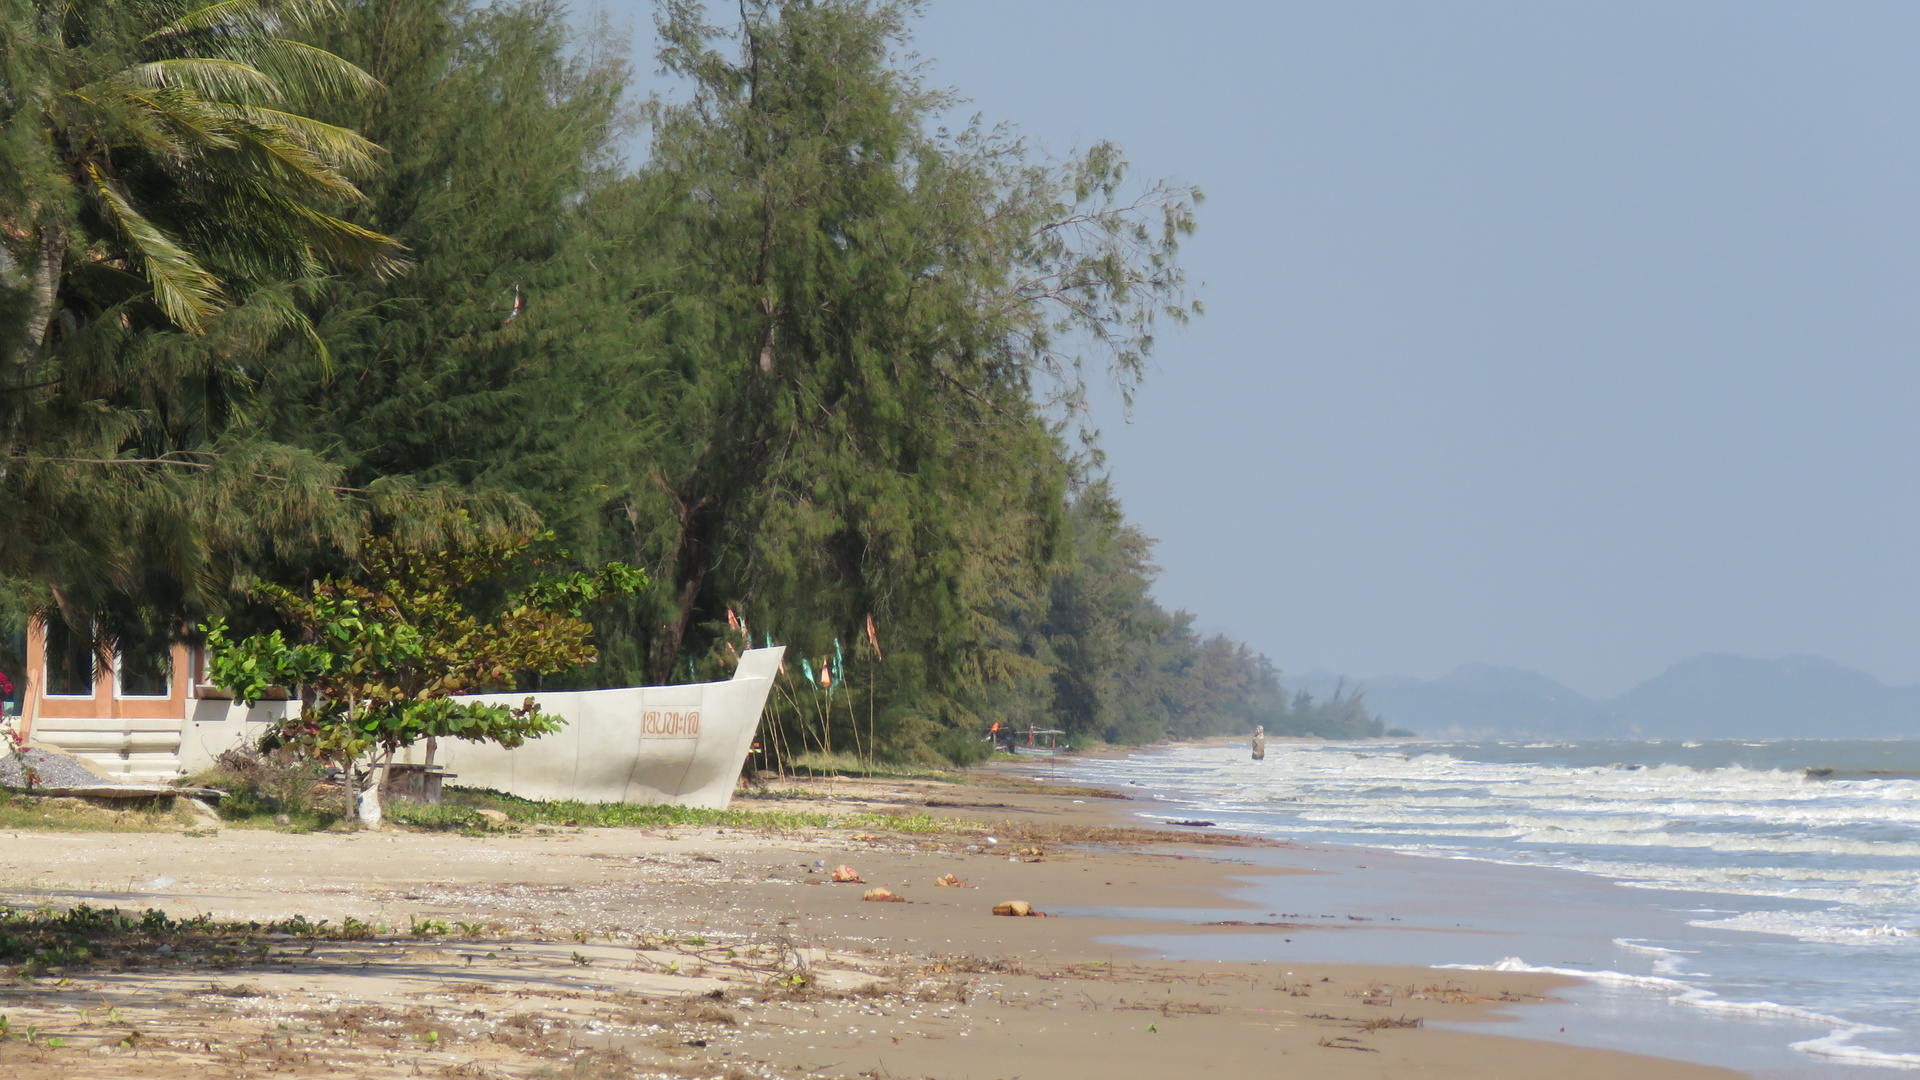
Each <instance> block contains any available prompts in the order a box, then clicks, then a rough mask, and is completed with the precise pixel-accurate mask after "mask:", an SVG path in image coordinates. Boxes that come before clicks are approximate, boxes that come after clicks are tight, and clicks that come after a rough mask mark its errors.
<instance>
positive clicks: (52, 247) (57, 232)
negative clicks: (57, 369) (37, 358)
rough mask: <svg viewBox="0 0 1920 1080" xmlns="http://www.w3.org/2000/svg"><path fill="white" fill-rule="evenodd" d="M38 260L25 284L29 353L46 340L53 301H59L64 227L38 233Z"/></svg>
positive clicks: (64, 255) (63, 266) (63, 267)
mask: <svg viewBox="0 0 1920 1080" xmlns="http://www.w3.org/2000/svg"><path fill="white" fill-rule="evenodd" d="M39 256H40V257H39V259H38V260H37V261H35V262H34V264H33V276H32V278H31V279H30V280H29V282H28V292H27V324H26V342H25V346H26V349H25V351H26V352H28V353H31V352H32V351H34V350H36V349H38V348H39V347H40V346H41V345H43V344H45V343H46V340H47V327H48V326H49V325H51V324H52V322H53V305H54V301H55V300H58V299H59V297H60V275H61V273H62V272H63V271H65V270H66V268H67V227H66V226H65V225H49V226H47V228H46V229H44V230H42V232H41V233H40V251H39Z"/></svg>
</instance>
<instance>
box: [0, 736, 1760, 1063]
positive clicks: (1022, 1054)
mask: <svg viewBox="0 0 1920 1080" xmlns="http://www.w3.org/2000/svg"><path fill="white" fill-rule="evenodd" d="M778 786H782V787H788V786H791V787H795V788H804V789H805V790H806V793H807V794H808V795H810V796H814V797H812V798H807V799H795V798H779V799H759V798H751V797H749V798H743V799H742V800H740V801H739V802H737V803H736V808H741V809H773V810H793V809H805V810H810V811H819V810H823V809H835V810H868V811H872V810H879V811H882V812H899V813H913V814H932V815H935V816H938V817H941V818H945V819H951V821H952V825H951V827H949V828H946V829H943V830H939V831H917V832H899V831H892V830H886V831H880V830H876V831H872V832H862V833H856V832H853V831H851V830H847V829H806V830H794V831H771V830H765V831H763V830H739V829H714V828H701V829H651V830H644V829H586V830H579V829H537V828H535V829H526V830H522V831H518V832H508V833H494V834H486V835H479V836H464V835H456V834H446V833H408V832H400V831H390V830H387V831H378V832H363V833H357V834H325V833H322V834H291V833H281V832H272V831H261V830H246V829H223V830H220V831H219V832H218V833H217V834H216V835H205V834H204V831H203V830H194V832H196V833H202V834H201V835H189V834H187V833H157V834H156V833H149V834H128V833H118V834H115V833H32V832H20V833H9V834H5V835H4V836H0V903H5V904H8V905H11V906H14V907H25V906H35V905H38V904H43V903H46V904H52V905H54V906H56V907H65V906H70V905H72V904H76V903H81V902H85V903H89V904H92V905H94V906H106V907H119V908H121V909H123V910H140V909H144V908H147V907H156V908H161V909H163V910H165V911H167V912H168V913H169V914H171V915H172V916H174V917H175V918H181V917H186V916H189V915H192V914H196V913H200V912H210V913H211V914H213V915H214V916H215V917H216V918H217V919H222V920H233V919H238V920H258V921H261V922H268V921H279V920H285V919H288V918H291V917H292V916H294V915H303V916H305V917H307V918H308V919H310V920H315V921H318V920H321V919H327V920H329V923H330V925H331V926H338V925H340V924H342V923H343V922H344V921H345V920H346V919H347V918H349V917H351V918H354V919H357V920H359V921H361V922H362V923H366V924H369V925H370V926H374V927H384V928H386V929H385V931H384V932H382V931H380V930H377V929H376V930H373V931H370V936H369V937H368V938H366V939H365V940H346V941H343V940H333V939H329V938H328V937H326V936H324V935H322V936H318V937H310V938H303V937H298V936H290V935H278V936H274V935H267V934H262V935H260V936H259V937H258V938H257V939H250V940H249V941H248V943H247V947H246V949H244V950H239V951H236V950H233V949H228V950H226V951H224V952H209V951H205V950H202V951H195V950H191V949H183V950H180V951H177V952H175V953H173V954H171V955H156V953H155V950H153V949H151V948H145V949H142V948H135V949H132V950H130V951H128V952H126V953H125V954H123V955H118V956H115V957H111V958H109V959H110V961H111V962H109V963H107V964H104V965H100V966H89V967H82V968H76V969H74V970H72V971H70V972H62V971H60V970H57V969H56V970H53V971H49V972H48V973H47V974H45V975H43V976H42V977H40V978H38V979H35V980H33V981H32V982H19V981H13V982H8V983H4V984H0V1015H5V1016H7V1017H8V1018H9V1030H10V1031H11V1032H12V1033H13V1037H12V1038H10V1039H8V1040H6V1041H0V1072H4V1074H5V1075H6V1076H8V1077H10V1078H11V1077H18V1078H21V1080H37V1078H40V1077H92V1076H115V1077H122V1076H124V1077H176V1076H177V1077H189V1076H194V1077H200V1076H207V1075H214V1076H233V1077H240V1076H267V1075H287V1076H365V1077H388V1076H392V1077H400V1076H414V1075H445V1076H471V1077H535V1076H568V1077H602V1076H604V1077H632V1076H673V1077H695V1076H701V1077H709V1076H710V1077H726V1078H728V1080H739V1078H746V1077H774V1076H781V1077H798V1076H813V1077H875V1078H882V1077H900V1078H906V1077H938V1078H941V1080H949V1078H951V1080H988V1078H994V1077H998V1078H1004V1080H1011V1078H1013V1077H1028V1078H1037V1077H1046V1078H1059V1080H1076V1078H1081V1077H1085V1078H1089V1080H1091V1078H1100V1080H1125V1078H1134V1077H1139V1078H1161V1077H1176V1076H1189V1075H1220V1076H1255V1075H1273V1074H1278V1075H1295V1074H1298V1075H1302V1076H1313V1077H1329V1078H1340V1077H1349V1076H1351V1077H1363V1076H1364V1077H1369V1078H1373V1077H1388V1078H1398V1077H1413V1076H1420V1077H1461V1078H1467V1077H1474V1078H1497V1077H1515V1078H1519V1077H1540V1076H1546V1075H1552V1076H1555V1077H1556V1078H1559V1080H1584V1078H1589V1077H1591V1078H1599V1077H1618V1076H1621V1075H1626V1074H1628V1073H1629V1072H1631V1073H1632V1074H1633V1075H1635V1076H1636V1077H1637V1078H1639V1080H1666V1078H1674V1080H1679V1078H1696V1077H1698V1078H1704V1077H1731V1076H1734V1075H1737V1074H1735V1073H1732V1072H1728V1071H1725V1070H1720V1069H1713V1068H1708V1067H1703V1066H1697V1065H1688V1064H1681V1063H1674V1062H1667V1061H1661V1060H1656V1059H1650V1058H1640V1057H1635V1056H1632V1055H1624V1054H1617V1053H1611V1052H1606V1051H1600V1050H1591V1049H1582V1048H1578V1047H1568V1046H1563V1045H1556V1044H1552V1043H1547V1042H1540V1041H1534V1040H1526V1039H1516V1038H1504V1037H1500V1036H1497V1035H1489V1034H1481V1033H1478V1032H1462V1031H1458V1030H1443V1029H1441V1028H1439V1027H1435V1026H1433V1025H1434V1024H1437V1023H1441V1022H1446V1021H1472V1020H1489V1019H1498V1018H1500V1017H1502V1016H1508V1015H1511V1012H1510V1011H1509V1010H1512V1009H1514V1008H1524V1005H1525V1003H1527V1002H1542V1001H1548V1000H1555V995H1556V993H1557V992H1559V991H1560V990H1561V989H1562V988H1564V987H1566V986H1567V985H1568V983H1567V981H1566V980H1564V979H1561V978H1557V977H1554V976H1544V975H1537V974H1528V973H1508V972H1441V971H1436V970H1433V969H1431V968H1425V967H1417V966H1393V965H1384V964H1372V965H1358V964H1335V963H1293V962H1287V961H1266V962H1256V961H1248V960H1239V961H1236V960H1227V961H1164V960H1151V959H1146V958H1144V957H1145V955H1146V954H1145V953H1143V952H1139V951H1132V952H1130V951H1129V950H1128V949H1125V948H1122V947H1119V946H1116V945H1111V944H1103V943H1102V940H1101V939H1103V938H1113V937H1118V936H1123V935H1141V934H1154V935H1165V934H1185V935H1194V934H1206V935H1247V934H1261V935H1268V934H1271V935H1291V934H1296V933H1301V932H1303V931H1304V930H1306V928H1305V927H1302V926H1300V925H1297V924H1293V923H1289V922H1287V921H1285V920H1278V919H1272V918H1269V917H1267V915H1266V913H1265V912H1263V911H1253V910H1251V909H1248V910H1246V911H1245V912H1244V913H1243V914H1241V915H1240V917H1233V916H1234V915H1235V913H1236V911H1237V910H1238V908H1239V903H1238V902H1237V901H1236V900H1235V899H1234V895H1235V894H1234V892H1233V891H1232V887H1233V886H1234V885H1235V884H1236V881H1235V879H1240V880H1239V883H1240V884H1244V879H1245V878H1247V877H1248V876H1252V875H1269V874H1273V873H1274V871H1273V869H1272V868H1270V867H1262V866H1259V865H1256V864H1255V863H1254V862H1253V861H1252V860H1251V859H1250V858H1248V855H1249V853H1250V852H1251V851H1253V850H1254V848H1252V847H1249V846H1244V845H1236V844H1234V843H1226V842H1219V841H1224V840H1229V839H1231V838H1223V837H1206V836H1204V835H1201V836H1190V835H1182V834H1181V833H1179V832H1178V831H1177V830H1156V831H1148V830H1142V829H1138V828H1134V827H1132V826H1133V825H1134V824H1135V821H1134V819H1133V818H1132V814H1131V811H1132V809H1133V808H1135V807H1137V805H1138V804H1133V803H1127V802H1122V801H1119V800H1112V799H1102V798H1096V797H1094V796H1093V795H1092V794H1090V793H1088V792H1083V791H1070V790H1066V789H1050V788H1048V787H1047V786H1045V785H1036V784H1032V783H1027V782H1023V781H1022V780H1021V778H1020V777H1019V775H1018V774H1017V769H1016V768H1014V767H1002V768H999V769H995V770H988V771H987V775H986V776H985V777H983V778H982V780H981V782H977V783H972V784H964V785H956V784H943V783H937V782H874V783H866V782H848V781H840V782H834V783H825V782H815V783H810V784H806V785H778ZM1207 841H1212V842H1207ZM841 864H846V865H849V866H852V867H853V868H855V869H856V870H857V871H858V872H859V874H860V876H861V877H862V878H863V879H864V880H863V881H862V882H860V883H845V884H836V883H832V882H830V881H829V880H827V879H828V877H829V876H830V871H831V870H832V869H833V868H834V867H836V866H839V865H841ZM944 874H954V875H957V876H958V877H959V878H961V879H963V880H964V881H966V882H967V883H968V884H970V885H971V886H973V887H972V888H960V887H942V886H938V885H936V884H935V879H936V878H938V877H939V876H941V875H944ZM875 887H885V888H887V889H889V890H891V891H893V892H895V893H897V894H900V895H903V896H904V897H906V900H907V902H904V903H885V902H870V901H866V900H863V899H862V897H863V895H864V894H865V893H866V891H867V890H869V889H873V888H875ZM1243 891H1244V890H1243ZM1008 900H1024V901H1027V902H1029V903H1031V904H1032V905H1033V906H1034V907H1035V908H1037V909H1039V910H1041V911H1048V910H1054V909H1059V910H1073V909H1081V910H1086V909H1095V908H1101V907H1120V906H1124V907H1126V908H1129V909H1135V910H1133V911H1132V914H1134V915H1135V916H1136V917H1134V918H1128V919H1109V918H1082V917H1074V918H1009V917H1000V916H995V915H993V914H991V909H992V907H993V906H994V905H995V904H997V903H1000V902H1002V901H1008ZM1143 908H1144V909H1165V910H1166V911H1167V914H1168V918H1167V920H1166V921H1165V922H1154V921H1152V920H1151V919H1145V920H1143V919H1141V918H1138V917H1137V916H1138V915H1139V911H1138V910H1137V909H1143ZM1193 909H1208V910H1210V911H1216V913H1217V914H1221V915H1225V916H1228V917H1226V918H1218V919H1210V921H1215V922H1223V923H1244V924H1266V925H1221V926H1204V925H1202V926H1196V925H1192V924H1191V922H1190V919H1187V918H1183V917H1182V916H1183V914H1184V913H1187V912H1191V911H1192V910H1193ZM414 927H420V928H423V930H424V932H422V933H419V934H416V933H413V932H410V928H414ZM1310 932H1313V933H1315V934H1319V935H1336V936H1337V935H1338V934H1339V933H1340V931H1338V930H1329V929H1326V928H1325V927H1323V926H1317V927H1314V928H1313V929H1312V930H1311V931H1310ZM1217 940H1219V941H1221V942H1231V941H1232V940H1233V939H1232V938H1230V937H1220V938H1218V939H1217ZM1336 940H1337V937H1336ZM1321 951H1322V952H1324V951H1325V950H1324V949H1323V950H1321ZM28 1026H32V1027H34V1028H35V1029H36V1040H35V1043H34V1044H33V1045H29V1044H28V1043H26V1042H25V1041H24V1040H22V1039H21V1038H20V1037H19V1036H20V1035H21V1033H22V1032H23V1031H24V1030H25V1029H26V1028H27V1027H28ZM130 1034H131V1036H132V1037H129V1035H130ZM53 1038H58V1039H61V1040H63V1041H64V1043H65V1045H64V1046H61V1047H58V1048H52V1047H49V1045H48V1040H49V1039H53Z"/></svg>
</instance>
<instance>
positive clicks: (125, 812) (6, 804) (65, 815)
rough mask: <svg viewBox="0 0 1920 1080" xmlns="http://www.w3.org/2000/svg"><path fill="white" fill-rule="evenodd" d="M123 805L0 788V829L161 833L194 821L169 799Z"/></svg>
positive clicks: (185, 811)
mask: <svg viewBox="0 0 1920 1080" xmlns="http://www.w3.org/2000/svg"><path fill="white" fill-rule="evenodd" d="M125 801H126V802H128V803H130V804H132V805H127V806H123V807H118V808H116V807H109V806H99V805H96V804H94V803H90V802H88V801H86V800H85V799H72V798H65V797H49V796H41V795H26V794H21V793H18V792H9V791H0V829H35V830H54V831H64V832H162V831H172V830H174V829H178V828H180V827H182V826H183V825H192V824H194V817H193V815H192V814H191V813H189V812H188V811H187V810H185V809H184V808H183V807H179V806H175V805H172V804H173V803H174V800H173V799H170V798H166V797H164V796H163V797H158V798H153V799H138V800H125Z"/></svg>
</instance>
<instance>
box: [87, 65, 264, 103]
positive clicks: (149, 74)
mask: <svg viewBox="0 0 1920 1080" xmlns="http://www.w3.org/2000/svg"><path fill="white" fill-rule="evenodd" d="M119 77H120V78H122V79H124V80H126V81H128V82H131V83H133V84H135V85H137V86H147V87H153V88H155V89H161V88H165V87H185V88H187V89H190V90H193V91H195V92H197V93H200V94H204V95H206V96H207V97H210V98H214V99H217V100H222V101H233V100H241V101H245V100H254V101H278V100H280V99H281V96H282V95H281V92H280V88H279V86H278V85H276V84H275V82H274V80H273V79H271V78H268V77H267V75H266V74H265V73H264V72H262V71H261V70H260V69H259V68H256V67H254V66H253V65H251V64H243V63H241V62H239V61H237V60H221V59H214V58H210V57H204V56H199V57H186V58H181V59H175V60H153V61H149V62H148V63H144V64H135V65H133V66H132V67H130V68H127V69H126V70H125V71H123V72H121V73H120V75H119Z"/></svg>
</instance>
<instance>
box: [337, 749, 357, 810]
mask: <svg viewBox="0 0 1920 1080" xmlns="http://www.w3.org/2000/svg"><path fill="white" fill-rule="evenodd" d="M341 761H342V762H343V763H344V764H345V765H346V768H345V769H343V770H341V772H342V773H343V774H344V775H342V776H341V777H340V789H341V790H342V791H345V792H346V793H347V824H348V826H349V827H351V826H352V825H353V823H354V822H357V821H359V820H360V793H359V792H358V791H355V790H354V788H353V759H352V758H350V757H346V756H344V755H343V756H342V758H341Z"/></svg>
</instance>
